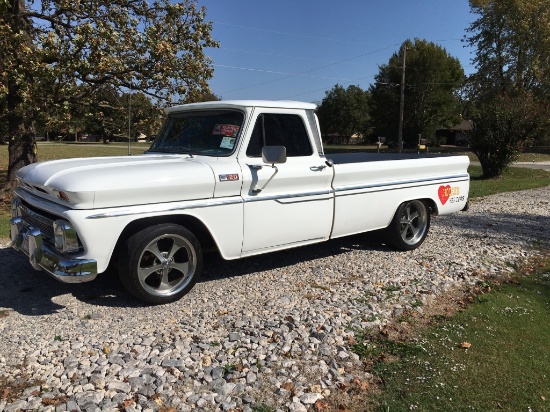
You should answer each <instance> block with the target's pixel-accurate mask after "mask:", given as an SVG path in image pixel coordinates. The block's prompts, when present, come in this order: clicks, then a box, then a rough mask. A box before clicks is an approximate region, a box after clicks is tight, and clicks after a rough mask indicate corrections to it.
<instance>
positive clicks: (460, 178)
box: [334, 173, 470, 192]
mask: <svg viewBox="0 0 550 412" xmlns="http://www.w3.org/2000/svg"><path fill="white" fill-rule="evenodd" d="M469 178H470V175H469V174H468V173H464V174H460V175H452V176H441V177H431V178H423V179H411V180H401V181H395V182H383V183H373V184H369V185H358V186H346V187H339V188H336V189H334V191H335V192H349V191H351V190H362V189H376V188H382V187H391V186H401V185H410V184H416V183H428V182H432V184H434V183H435V182H437V181H441V183H448V182H449V180H451V181H464V180H467V179H469Z"/></svg>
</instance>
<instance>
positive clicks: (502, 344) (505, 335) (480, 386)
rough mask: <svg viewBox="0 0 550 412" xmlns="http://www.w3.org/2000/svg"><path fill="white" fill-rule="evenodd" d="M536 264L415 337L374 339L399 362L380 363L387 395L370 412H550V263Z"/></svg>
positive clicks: (381, 395)
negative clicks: (410, 339)
mask: <svg viewBox="0 0 550 412" xmlns="http://www.w3.org/2000/svg"><path fill="white" fill-rule="evenodd" d="M536 266H537V267H538V268H537V270H536V271H535V272H534V273H530V271H529V270H520V271H519V273H518V275H517V276H516V277H514V279H513V281H511V282H506V283H502V284H500V285H496V286H495V285H493V288H492V290H491V291H490V292H488V290H489V289H488V288H487V285H484V286H485V288H481V289H480V291H481V290H484V291H485V293H483V294H479V293H478V294H476V295H475V298H473V297H471V298H470V299H473V304H471V305H469V306H468V307H467V309H466V310H464V311H460V312H458V313H457V314H456V315H454V316H452V317H451V318H447V319H445V318H441V317H438V318H435V319H432V320H431V324H432V325H431V326H429V327H428V328H427V329H425V330H424V331H423V332H422V333H421V335H420V337H419V338H417V339H416V340H412V341H408V342H398V343H396V342H392V343H391V344H388V343H387V342H383V341H380V340H379V341H378V342H377V341H374V342H373V341H372V340H368V341H367V343H368V344H369V345H377V346H378V348H379V352H380V353H382V352H385V354H386V355H390V356H393V359H392V361H391V362H378V363H375V364H374V368H373V370H374V372H375V374H376V375H377V376H378V377H380V378H381V379H382V380H383V385H382V387H381V389H382V391H381V392H379V393H377V394H375V395H374V397H370V398H369V399H368V400H367V401H366V406H365V407H364V409H366V410H374V411H391V412H394V411H411V410H417V411H484V412H485V411H514V412H515V411H548V410H550V351H549V350H548V348H549V344H548V342H550V328H549V327H548V325H550V258H548V257H546V258H545V259H542V260H540V261H538V262H537V265H536ZM472 296H473V295H472ZM361 344H363V343H360V344H359V346H358V345H356V346H357V347H359V348H360V345H361ZM359 353H361V352H360V351H359ZM379 358H380V357H379Z"/></svg>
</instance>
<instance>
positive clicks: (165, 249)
mask: <svg viewBox="0 0 550 412" xmlns="http://www.w3.org/2000/svg"><path fill="white" fill-rule="evenodd" d="M201 271H202V248H201V245H200V243H199V241H198V240H197V238H196V237H195V236H194V235H193V234H192V233H191V232H190V231H189V230H187V229H186V228H184V227H183V226H179V225H175V224H159V225H155V226H153V227H150V228H146V229H143V230H140V231H139V232H136V233H135V234H133V235H132V236H130V237H129V238H128V240H127V241H126V242H125V243H124V245H123V247H122V250H121V253H120V255H119V260H118V272H119V276H120V279H121V281H122V283H123V284H124V286H125V287H126V289H127V290H128V291H129V292H130V293H131V294H132V295H134V296H135V297H136V298H138V299H140V300H142V301H144V302H147V303H153V304H163V303H169V302H174V301H176V300H178V299H180V298H181V297H182V296H183V295H185V294H186V293H187V292H189V290H191V288H192V287H193V286H194V285H195V283H196V282H197V278H198V277H199V275H200V273H201Z"/></svg>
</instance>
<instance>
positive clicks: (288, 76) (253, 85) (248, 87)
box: [221, 44, 399, 94]
mask: <svg viewBox="0 0 550 412" xmlns="http://www.w3.org/2000/svg"><path fill="white" fill-rule="evenodd" d="M398 45H399V44H392V45H389V46H386V47H382V48H380V49H377V50H374V51H370V52H367V53H362V54H360V55H358V56H354V57H350V58H349V59H343V60H339V61H337V62H334V63H330V64H326V65H323V66H319V67H315V68H313V69H309V70H304V71H303V72H299V73H295V74H291V75H287V76H284V77H280V78H278V79H273V80H268V81H265V82H262V83H256V84H252V85H249V86H244V87H239V88H238V89H232V90H226V91H223V92H221V94H224V93H231V92H236V91H240V90H244V89H250V88H251V87H256V86H263V85H265V84H269V83H274V82H278V81H280V80H285V79H288V78H291V77H295V76H299V75H304V74H307V73H311V72H314V71H317V70H321V69H325V68H327V67H332V66H336V65H337V64H342V63H347V62H348V61H351V60H355V59H359V58H361V57H364V56H368V55H371V54H374V53H378V52H380V51H383V50H387V49H389V48H390V47H395V46H398Z"/></svg>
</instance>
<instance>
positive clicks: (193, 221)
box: [111, 215, 219, 265]
mask: <svg viewBox="0 0 550 412" xmlns="http://www.w3.org/2000/svg"><path fill="white" fill-rule="evenodd" d="M163 223H171V224H176V225H180V226H183V227H185V228H187V229H188V230H189V231H191V232H192V233H193V235H195V237H196V238H197V239H198V241H199V243H200V244H201V247H202V249H203V250H204V251H216V252H218V253H219V248H218V245H217V243H216V241H215V240H214V237H213V236H212V233H211V232H210V230H209V229H208V227H207V226H206V225H205V224H204V222H202V221H201V220H200V219H199V218H197V217H195V216H191V215H163V216H150V217H143V218H139V219H136V220H133V221H131V222H130V223H128V225H126V227H125V228H124V229H123V230H122V232H121V233H120V236H119V237H118V240H117V242H116V245H115V248H114V251H113V254H112V255H111V265H112V264H114V263H116V262H117V258H118V254H119V251H120V248H121V247H122V245H123V244H124V242H125V241H126V240H127V239H128V238H129V237H130V236H132V235H133V234H135V233H137V232H139V231H140V230H143V229H146V228H147V227H151V226H154V225H158V224H163Z"/></svg>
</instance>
